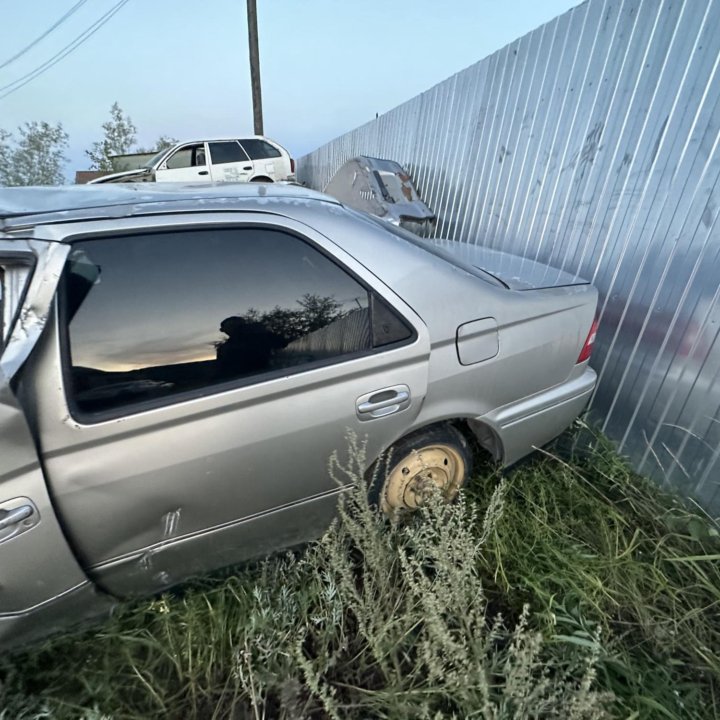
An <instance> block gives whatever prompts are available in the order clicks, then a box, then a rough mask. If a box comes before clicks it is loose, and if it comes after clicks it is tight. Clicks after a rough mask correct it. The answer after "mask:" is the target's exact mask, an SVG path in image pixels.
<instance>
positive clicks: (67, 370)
mask: <svg viewBox="0 0 720 720" xmlns="http://www.w3.org/2000/svg"><path fill="white" fill-rule="evenodd" d="M278 220H279V218H272V216H270V218H268V222H261V221H259V220H257V219H253V220H246V221H243V220H242V219H240V218H238V219H236V220H234V221H228V222H221V223H218V222H207V221H205V222H203V220H202V219H201V218H198V219H197V222H190V223H172V224H158V225H153V226H151V227H148V226H141V227H137V228H120V229H115V230H111V231H104V232H99V233H98V232H91V233H87V234H86V233H78V234H77V235H75V234H73V235H71V236H69V237H68V239H67V244H68V245H69V246H70V249H69V252H68V255H67V258H66V260H65V263H64V264H63V268H62V274H61V277H60V278H59V280H58V287H57V303H56V306H57V312H56V317H57V330H58V343H59V353H60V373H61V376H62V384H63V389H62V395H63V397H64V400H65V403H66V405H67V408H68V412H69V414H70V417H71V418H72V419H73V420H74V421H76V422H78V423H79V424H81V425H83V426H95V425H100V424H102V423H105V422H108V421H112V420H120V419H123V418H128V417H133V416H136V415H139V414H142V413H146V412H151V411H154V410H161V409H163V408H173V407H175V406H177V405H179V404H182V403H184V402H192V401H195V400H199V399H201V398H206V397H214V396H217V395H220V394H222V393H226V392H231V391H233V390H239V389H242V388H246V387H252V386H258V385H261V384H263V383H266V382H271V381H273V380H277V379H280V378H282V377H287V376H293V377H294V376H298V375H302V374H306V373H309V372H312V371H314V370H321V369H324V368H328V367H336V366H338V365H342V364H345V363H348V362H352V361H355V360H358V359H361V358H365V357H370V356H373V355H380V354H382V353H386V352H390V351H392V350H396V349H399V348H402V347H406V346H409V345H412V344H414V343H416V342H417V341H418V339H419V337H420V333H419V332H418V328H417V327H416V325H415V323H413V322H411V320H410V319H408V317H407V315H406V314H405V313H403V312H401V311H400V310H398V308H397V307H396V303H393V302H391V301H390V300H389V299H388V298H387V296H386V295H385V294H383V293H382V292H378V290H377V289H376V287H375V286H373V285H371V284H370V283H369V282H368V281H367V280H365V279H364V278H362V277H360V276H359V275H358V274H357V273H356V272H355V271H354V270H353V269H352V268H349V267H348V266H347V265H346V264H345V263H344V262H343V261H342V260H341V259H339V258H338V257H337V256H336V255H335V254H333V253H332V252H330V251H329V250H327V249H326V248H324V247H323V246H321V245H320V244H318V243H317V242H315V241H314V240H313V239H312V238H310V237H308V236H307V235H306V234H304V233H302V232H300V231H298V230H297V229H295V228H291V227H288V226H287V225H283V224H282V222H279V221H278ZM207 229H213V230H219V229H223V230H225V229H230V230H232V229H264V230H274V231H279V232H283V233H285V234H288V235H290V236H292V237H294V238H296V239H297V240H299V241H300V242H304V243H306V244H308V245H309V246H310V247H311V248H313V249H314V250H316V251H317V252H319V253H320V254H321V255H323V256H324V257H325V258H326V259H327V260H329V261H330V262H331V263H333V264H334V265H335V266H337V267H338V268H339V269H340V270H341V271H343V272H345V273H346V274H347V275H349V276H350V277H351V278H352V279H353V280H354V281H355V282H356V283H358V284H359V285H360V286H361V287H362V288H363V289H364V290H365V291H366V292H367V293H368V319H369V323H370V326H369V333H370V341H371V342H372V341H373V332H372V328H373V317H372V312H373V310H372V299H371V297H370V295H371V294H373V293H374V294H375V295H377V296H378V297H379V298H380V299H381V300H382V301H383V302H384V303H385V305H387V306H388V307H389V308H390V309H391V310H392V312H393V313H395V314H396V315H397V316H398V317H399V318H400V320H401V321H402V322H403V323H404V324H405V325H406V326H407V327H408V328H409V329H410V331H411V334H410V336H409V337H408V338H406V339H404V340H400V341H397V342H394V343H388V344H387V345H380V346H377V347H370V348H368V349H366V350H358V351H356V352H353V353H346V354H343V355H338V356H335V357H333V358H328V359H324V360H316V361H313V362H310V363H303V364H300V365H297V366H291V367H288V368H280V369H277V370H272V371H270V372H264V373H258V374H255V375H249V376H246V377H242V378H236V379H234V380H228V381H226V382H222V383H216V384H213V385H209V386H204V387H202V388H197V389H193V390H186V391H183V392H178V393H173V394H171V395H167V396H164V397H161V398H157V399H152V400H145V401H141V402H138V403H133V404H129V405H124V406H121V407H118V408H114V409H110V410H104V411H99V412H87V411H84V410H82V409H81V408H80V407H79V406H78V404H77V401H76V399H75V397H74V393H73V379H72V372H71V371H72V357H71V343H70V327H69V323H68V322H67V299H66V295H65V284H66V282H67V280H66V272H65V271H66V268H67V263H68V258H69V257H70V253H71V252H72V249H73V247H74V246H75V245H76V244H77V243H79V242H87V241H92V240H107V239H112V238H116V239H119V238H121V237H129V236H133V235H147V234H157V235H161V234H171V233H174V232H184V231H194V230H207ZM330 242H331V243H332V241H330ZM295 368H298V369H295Z"/></svg>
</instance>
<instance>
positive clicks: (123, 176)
mask: <svg viewBox="0 0 720 720" xmlns="http://www.w3.org/2000/svg"><path fill="white" fill-rule="evenodd" d="M154 179H155V174H154V172H153V171H152V170H151V169H150V168H138V169H137V170H125V171H124V172H117V173H112V174H110V175H103V176H102V177H99V178H97V179H96V180H91V181H90V182H89V183H88V185H100V184H102V183H114V182H150V181H152V180H154Z"/></svg>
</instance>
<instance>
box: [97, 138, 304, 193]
mask: <svg viewBox="0 0 720 720" xmlns="http://www.w3.org/2000/svg"><path fill="white" fill-rule="evenodd" d="M294 179H295V161H294V160H293V159H292V158H291V157H290V154H289V153H288V151H287V150H285V148H284V147H282V145H278V143H276V142H275V141H274V140H270V139H269V138H266V137H262V136H260V135H253V136H251V137H244V138H216V139H214V140H191V141H188V142H180V143H176V144H175V145H173V146H172V147H169V148H166V149H165V150H161V151H160V152H159V153H157V155H155V156H153V157H152V158H150V160H148V161H147V162H146V163H145V165H144V166H143V167H141V168H139V169H137V170H127V171H125V172H119V173H112V174H111V175H104V176H103V177H101V178H97V179H96V180H91V181H90V184H98V183H116V182H183V183H187V182H193V183H195V182H276V181H277V180H294Z"/></svg>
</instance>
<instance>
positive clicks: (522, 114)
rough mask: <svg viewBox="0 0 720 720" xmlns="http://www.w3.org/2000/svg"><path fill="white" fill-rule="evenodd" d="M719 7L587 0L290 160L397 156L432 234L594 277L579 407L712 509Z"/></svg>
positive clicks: (638, 461)
mask: <svg viewBox="0 0 720 720" xmlns="http://www.w3.org/2000/svg"><path fill="white" fill-rule="evenodd" d="M719 5H720V3H719V2H712V1H709V0H686V2H663V1H662V0H644V1H642V0H625V1H623V2H621V1H618V0H590V1H589V2H586V3H585V4H583V5H581V6H579V7H577V8H575V9H573V10H571V11H570V12H568V13H566V14H565V15H562V16H561V17H558V18H556V19H555V20H553V21H552V22H550V23H548V24H547V25H544V26H543V27H541V28H538V29H537V30H535V31H534V32H532V33H530V34H529V35H526V36H525V37H522V38H520V39H519V40H517V41H515V42H514V43H512V44H510V45H508V46H507V47H505V48H503V49H502V50H500V51H498V52H496V53H495V54H494V55H491V56H490V57H488V58H485V59H484V60H482V61H481V62H479V63H477V64H476V65H473V66H471V67H469V68H467V69H466V70H463V71H462V72H460V73H458V74H457V75H454V76H453V77H451V78H449V79H448V80H446V81H444V82H442V83H440V84H439V85H436V86H435V87H433V88H431V89H430V90H428V91H427V92H424V93H423V94H422V95H419V96H417V97H415V98H413V99H412V100H410V101H408V102H406V103H405V104H403V105H401V106H399V107H397V108H395V109H394V110H392V111H390V112H388V113H387V114H385V115H383V116H382V117H379V118H377V119H376V120H374V121H372V122H369V123H368V124H366V125H364V126H362V127H360V128H358V129H356V130H354V131H352V132H350V133H348V134H346V135H344V136H342V137H340V138H338V139H336V140H334V141H333V142H331V143H329V144H327V145H325V146H323V147H321V148H319V149H318V150H316V151H315V152H313V153H311V154H310V155H307V156H306V157H304V158H302V159H301V161H300V162H299V177H300V179H301V180H302V181H305V182H306V183H307V184H309V185H310V186H312V187H315V188H318V189H322V188H323V187H324V186H325V184H326V183H327V181H328V180H329V179H330V177H331V176H332V175H333V173H334V172H335V171H336V170H337V169H338V168H339V167H340V165H341V164H342V163H344V162H345V161H346V160H348V159H350V158H351V157H354V156H356V155H360V154H363V155H370V156H375V157H383V158H390V159H393V160H397V161H398V162H400V163H402V164H403V165H404V166H405V167H407V168H408V169H409V171H410V173H411V175H412V177H413V178H414V180H415V183H416V185H417V186H418V188H419V190H420V193H421V196H422V197H423V199H425V200H426V202H427V203H428V204H429V205H430V207H431V208H433V209H434V210H435V211H436V213H437V215H438V218H439V220H438V223H437V227H436V229H435V230H434V231H433V232H434V233H436V234H437V235H439V236H446V237H451V238H454V239H457V240H462V241H465V242H471V243H481V244H483V245H487V246H489V247H494V248H502V249H503V250H508V251H511V252H514V253H518V254H522V255H524V256H528V257H532V258H536V259H539V260H540V261H542V262H547V263H550V264H553V265H556V266H559V267H562V268H564V269H567V270H570V271H572V272H578V273H579V274H581V275H584V276H585V277H589V278H591V279H592V280H593V282H594V283H595V284H596V286H597V287H598V288H599V290H600V292H601V307H600V309H601V322H602V324H601V330H600V334H599V340H598V346H597V349H596V352H595V355H594V359H593V365H594V367H595V368H596V369H597V371H598V374H599V377H600V382H599V385H598V389H597V392H596V394H595V396H594V398H593V401H592V408H593V411H594V412H595V413H596V415H597V416H598V417H599V418H600V419H601V423H602V426H603V428H604V429H605V431H606V432H607V433H608V434H609V435H610V436H611V437H612V438H613V439H614V440H616V441H617V442H618V443H619V445H620V449H621V451H622V452H624V453H626V454H628V455H630V457H631V458H632V460H633V462H634V463H635V465H636V467H637V468H639V469H640V470H641V471H642V472H645V473H648V474H651V475H653V476H654V477H656V478H658V479H660V480H661V481H663V482H666V483H670V484H672V485H674V486H675V487H677V488H679V489H680V491H681V492H686V493H688V494H692V495H695V496H696V497H698V498H699V499H700V500H701V501H702V502H703V504H705V505H706V506H707V507H709V508H711V509H712V510H713V511H715V512H717V511H718V510H719V509H720V478H718V473H719V472H720V462H719V461H718V455H719V450H718V448H719V447H720V381H719V380H718V374H719V373H720V343H719V342H718V327H719V325H718V323H719V321H720V302H719V300H718V296H719V295H720V257H719V256H720V228H719V227H718V225H717V219H718V210H719V207H720V195H719V194H718V190H717V189H716V185H717V183H718V179H719V178H720V152H718V141H719V140H720V73H718V65H719V64H720V33H719V32H718V28H720V6H719Z"/></svg>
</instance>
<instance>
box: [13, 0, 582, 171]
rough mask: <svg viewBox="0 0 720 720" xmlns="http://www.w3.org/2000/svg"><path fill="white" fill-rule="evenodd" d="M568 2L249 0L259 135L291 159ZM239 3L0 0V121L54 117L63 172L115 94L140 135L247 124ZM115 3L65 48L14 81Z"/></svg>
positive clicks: (571, 2)
mask: <svg viewBox="0 0 720 720" xmlns="http://www.w3.org/2000/svg"><path fill="white" fill-rule="evenodd" d="M578 4H579V0H445V2H440V1H439V0H413V1H412V2H408V1H407V0H405V1H404V2H398V1H397V0H361V1H360V0H357V1H355V2H349V1H347V0H257V6H258V33H259V45H260V66H261V82H262V101H263V115H264V124H265V128H264V130H265V135H267V136H269V137H271V138H273V139H274V140H277V141H278V142H279V143H280V144H281V145H284V146H285V147H286V148H287V149H288V150H289V151H290V153H291V155H293V156H295V157H301V156H302V155H304V154H306V153H308V152H310V151H312V150H314V149H315V148H317V147H319V146H320V145H322V144H324V143H326V142H328V141H330V140H332V139H333V138H335V137H337V136H339V135H342V134H343V133H345V132H347V131H349V130H352V129H353V128H355V127H357V126H359V125H362V124H363V123H365V122H367V121H368V120H370V119H372V118H374V117H375V115H376V113H379V114H383V113H384V112H387V111H388V110H391V109H392V108H394V107H396V106H397V105H399V104H401V103H403V102H404V101H406V100H408V99H410V98H411V97H414V96H415V95H417V94H419V93H421V92H422V91H424V90H427V89H428V88H430V87H432V86H433V85H435V84H437V83H438V82H441V81H442V80H444V79H445V78H447V77H450V76H451V75H453V74H454V73H456V72H458V71H460V70H463V69H464V68H466V67H468V66H470V65H472V64H474V63H476V62H478V61H480V60H482V59H483V58H485V57H487V56H488V55H490V54H492V53H493V52H495V51H496V50H499V49H500V48H501V47H503V46H505V45H507V44H508V43H509V42H511V41H513V40H515V39H516V38H518V37H520V36H522V35H525V34H526V33H528V32H530V31H531V30H534V29H535V28H537V27H539V26H540V25H542V24H544V23H546V22H548V21H550V20H552V19H553V18H554V17H556V16H557V15H560V14H562V13H564V12H566V11H567V10H569V9H570V8H572V7H574V6H575V5H578ZM76 5H77V6H78V7H77V9H76V10H75V12H73V13H72V14H71V15H70V16H69V17H68V18H67V19H66V20H65V21H64V22H62V23H61V24H59V25H58V26H57V27H56V28H55V29H54V30H52V31H51V32H49V33H48V34H47V36H46V37H44V38H42V39H41V40H40V41H39V42H37V43H36V44H34V45H33V47H31V49H30V50H28V51H27V52H25V53H23V54H22V55H20V57H18V58H16V59H14V60H13V57H14V56H15V55H17V54H19V53H20V51H21V50H23V49H24V48H26V47H27V46H28V45H30V44H31V43H33V42H34V41H35V40H36V39H37V38H39V36H41V35H42V34H43V33H45V32H46V31H47V30H48V29H50V28H51V26H53V25H54V24H55V23H56V22H57V21H58V20H60V19H61V18H62V16H63V15H65V14H66V13H67V12H68V11H70V10H71V9H73V8H74V7H75V6H76ZM246 7H247V6H246V2H244V1H243V0H205V1H204V2H197V0H194V1H193V0H31V1H26V2H16V1H14V0H0V28H2V43H1V44H0V47H1V50H0V128H1V129H4V130H7V131H10V132H13V131H14V130H15V129H16V128H17V126H18V125H20V124H21V123H24V122H27V121H33V120H37V121H43V120H44V121H47V122H50V123H57V122H61V123H62V124H63V127H64V129H65V130H66V132H67V133H68V134H69V135H70V145H69V149H68V152H67V155H68V166H67V174H68V177H71V176H72V172H74V170H78V169H87V168H88V167H89V160H88V159H87V158H86V157H85V155H84V150H85V149H87V148H89V147H90V146H91V144H92V143H93V142H95V141H97V140H99V139H101V137H102V128H101V125H102V123H103V122H105V121H106V120H108V119H109V112H110V107H111V105H112V104H113V103H114V102H116V101H117V102H118V103H119V104H120V107H121V108H122V109H123V111H124V112H125V113H126V114H127V115H129V116H130V118H131V119H132V121H133V123H134V124H135V125H136V127H137V130H138V132H137V142H138V145H141V146H152V145H153V143H154V141H155V140H156V139H157V138H158V137H159V136H160V135H170V136H172V137H176V138H178V139H181V140H192V139H198V140H200V139H203V138H207V137H213V136H222V135H225V136H227V135H236V134H237V135H243V134H247V133H252V130H253V122H252V98H251V91H250V71H249V61H248V39H247V10H246ZM116 8H118V9H117V11H116V12H115V13H114V14H112V15H111V16H110V17H109V19H108V20H107V22H105V23H104V24H102V25H99V26H97V29H96V31H95V32H94V33H92V34H91V35H89V36H88V37H87V39H86V40H85V41H83V42H81V43H80V44H78V46H77V47H76V49H75V50H73V51H72V52H71V53H69V54H68V55H67V56H66V57H64V58H63V59H61V60H59V62H57V63H55V64H54V65H52V66H51V67H48V68H47V70H45V71H44V72H43V73H42V74H40V75H38V76H37V77H36V78H34V79H30V78H27V79H30V81H29V82H27V84H25V85H23V86H22V87H19V89H17V90H14V91H12V89H13V88H15V87H17V85H15V84H14V83H16V82H17V81H19V80H20V79H22V78H23V77H25V76H26V75H29V74H31V73H33V72H34V71H35V70H36V69H38V68H40V67H41V66H43V65H44V64H45V63H47V62H48V61H50V60H51V59H52V58H53V57H54V56H56V55H57V54H58V53H60V52H61V51H63V49H64V48H66V47H67V46H68V45H69V44H70V43H73V41H74V40H76V38H79V37H81V36H82V34H83V33H85V32H86V31H89V30H91V29H92V28H93V27H94V24H95V23H98V21H100V19H101V18H102V17H103V16H105V15H106V14H107V13H110V12H111V11H113V9H116ZM30 77H32V76H30ZM9 91H12V92H9ZM3 95H5V97H3Z"/></svg>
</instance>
